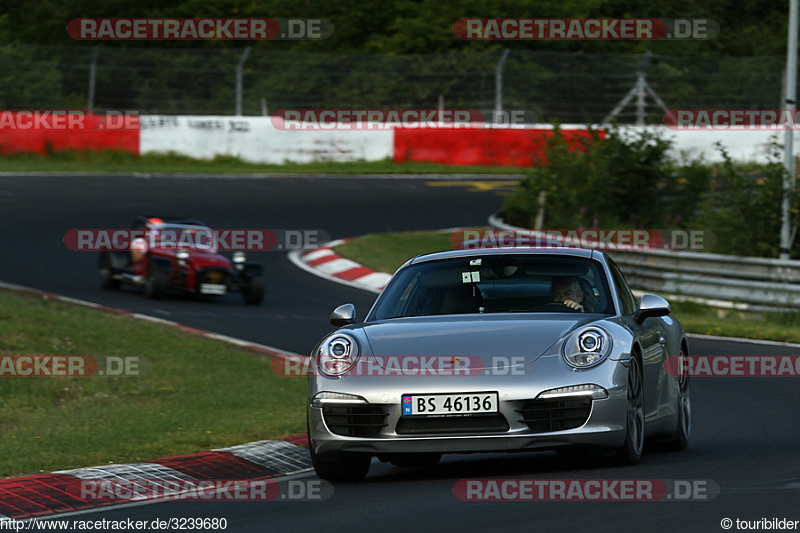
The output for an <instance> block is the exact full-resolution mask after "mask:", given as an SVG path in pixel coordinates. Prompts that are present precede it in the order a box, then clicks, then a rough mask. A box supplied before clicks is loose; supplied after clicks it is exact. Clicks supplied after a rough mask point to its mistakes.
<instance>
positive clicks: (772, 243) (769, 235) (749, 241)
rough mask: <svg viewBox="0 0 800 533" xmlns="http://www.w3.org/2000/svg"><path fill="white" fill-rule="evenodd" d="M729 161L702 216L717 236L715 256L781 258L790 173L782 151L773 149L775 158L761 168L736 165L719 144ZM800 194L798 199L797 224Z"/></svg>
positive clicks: (721, 169) (795, 200) (717, 175)
mask: <svg viewBox="0 0 800 533" xmlns="http://www.w3.org/2000/svg"><path fill="white" fill-rule="evenodd" d="M719 149H720V151H721V153H722V155H723V158H724V162H723V163H722V164H720V165H717V166H715V167H714V169H713V172H714V174H715V176H714V179H713V181H712V182H711V183H712V187H711V189H710V190H709V191H708V193H707V195H706V198H707V200H706V201H705V202H704V204H703V207H702V210H701V212H700V214H699V216H698V218H697V224H698V225H699V226H700V227H703V228H707V229H708V230H710V231H711V232H712V233H714V235H715V236H716V238H717V244H716V245H715V247H714V252H716V253H723V254H736V255H754V256H763V257H777V255H778V249H779V247H780V228H781V200H782V198H783V179H784V176H785V175H786V170H785V168H784V167H783V164H782V163H781V161H780V157H781V152H782V148H781V147H779V146H777V145H776V144H773V145H772V153H771V157H772V160H771V161H770V162H769V163H767V164H765V165H759V166H757V167H753V166H749V167H737V166H736V165H734V164H733V162H732V161H731V159H730V157H729V156H728V153H727V151H726V150H725V149H724V148H723V147H722V146H719ZM798 200H800V196H798V195H797V194H796V193H795V195H794V198H793V201H792V205H793V206H794V211H795V212H794V220H797V206H798Z"/></svg>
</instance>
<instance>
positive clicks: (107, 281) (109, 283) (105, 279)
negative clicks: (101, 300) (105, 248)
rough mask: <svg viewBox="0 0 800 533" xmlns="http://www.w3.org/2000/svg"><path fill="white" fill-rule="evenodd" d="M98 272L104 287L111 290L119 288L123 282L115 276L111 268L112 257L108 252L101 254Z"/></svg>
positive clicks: (101, 284)
mask: <svg viewBox="0 0 800 533" xmlns="http://www.w3.org/2000/svg"><path fill="white" fill-rule="evenodd" d="M97 272H98V274H99V275H100V286H101V287H102V288H104V289H106V290H109V291H110V290H116V289H119V287H120V285H121V283H122V282H121V281H120V280H118V279H115V278H114V276H113V270H112V268H111V257H110V256H109V255H108V254H102V255H101V256H100V261H99V263H98V266H97Z"/></svg>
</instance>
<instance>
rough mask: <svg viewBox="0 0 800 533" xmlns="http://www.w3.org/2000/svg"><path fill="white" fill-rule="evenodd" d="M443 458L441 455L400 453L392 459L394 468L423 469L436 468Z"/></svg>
mask: <svg viewBox="0 0 800 533" xmlns="http://www.w3.org/2000/svg"><path fill="white" fill-rule="evenodd" d="M441 458H442V454H441V453H433V452H430V453H398V454H395V455H393V456H392V457H391V459H389V460H390V462H391V463H392V464H393V465H394V466H409V467H423V466H434V465H436V464H438V463H439V460H440V459H441Z"/></svg>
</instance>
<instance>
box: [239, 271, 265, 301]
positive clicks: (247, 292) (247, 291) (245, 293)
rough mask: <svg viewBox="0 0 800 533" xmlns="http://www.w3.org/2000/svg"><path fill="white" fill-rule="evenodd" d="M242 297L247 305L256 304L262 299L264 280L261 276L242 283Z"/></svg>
mask: <svg viewBox="0 0 800 533" xmlns="http://www.w3.org/2000/svg"><path fill="white" fill-rule="evenodd" d="M242 299H243V300H244V303H246V304H247V305H258V304H260V303H261V301H262V300H263V299H264V280H263V279H262V278H261V276H257V277H254V278H250V281H248V282H247V283H245V284H244V285H242Z"/></svg>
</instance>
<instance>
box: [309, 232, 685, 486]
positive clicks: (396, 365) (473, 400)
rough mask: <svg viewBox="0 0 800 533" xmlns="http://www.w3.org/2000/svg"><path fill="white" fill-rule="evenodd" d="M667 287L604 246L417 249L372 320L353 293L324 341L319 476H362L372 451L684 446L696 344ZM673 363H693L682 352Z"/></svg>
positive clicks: (408, 458)
mask: <svg viewBox="0 0 800 533" xmlns="http://www.w3.org/2000/svg"><path fill="white" fill-rule="evenodd" d="M669 315H670V306H669V303H668V302H667V301H666V300H665V299H663V298H661V297H659V296H655V295H652V294H645V295H644V296H643V297H642V298H641V300H639V301H637V300H636V298H635V297H634V296H633V294H632V293H631V290H630V288H629V287H628V285H627V283H626V282H625V279H624V278H623V276H622V273H621V272H620V270H619V268H618V267H617V266H616V265H615V264H614V262H613V261H612V260H611V258H610V257H609V256H608V255H607V254H605V253H604V252H599V251H593V250H583V249H574V248H561V249H523V248H504V249H503V248H501V249H491V250H488V249H483V250H456V251H449V252H440V253H434V254H429V255H424V256H420V257H416V258H414V259H412V260H410V261H408V262H407V263H406V264H405V265H403V266H402V267H401V268H400V269H399V270H398V271H397V272H396V273H395V275H394V276H393V277H392V279H391V281H390V282H389V283H388V285H387V286H386V288H385V289H384V290H383V291H382V292H381V294H380V295H379V297H378V298H377V300H376V301H375V303H374V305H373V306H372V309H370V311H369V313H368V314H367V316H366V318H365V320H364V322H363V323H356V312H355V308H354V307H353V306H352V305H350V304H345V305H342V306H340V307H338V308H337V309H335V310H334V312H333V313H332V314H331V324H333V325H334V326H337V327H339V329H337V330H336V331H334V332H333V333H331V334H329V335H328V336H326V337H325V338H324V339H322V341H320V343H319V344H318V345H317V346H316V347H315V348H314V352H313V358H314V365H313V366H314V369H313V371H312V372H310V377H309V392H308V430H309V441H310V450H311V457H312V459H313V463H314V467H315V469H316V472H317V475H319V477H321V478H324V479H328V480H331V481H341V480H350V481H352V480H358V479H362V478H363V477H364V476H366V474H367V472H368V470H369V466H370V462H371V460H372V458H373V457H378V458H379V459H380V460H382V461H391V462H392V463H394V464H396V465H426V464H435V463H436V462H438V461H439V459H440V457H441V454H443V453H467V452H497V451H524V450H547V449H550V450H556V451H565V452H568V453H575V452H578V453H591V454H593V455H608V456H612V457H615V458H616V460H618V461H620V462H621V463H628V464H632V463H635V462H637V461H638V460H639V458H640V457H641V455H642V448H643V444H644V439H645V437H651V436H653V437H658V438H659V439H663V440H664V441H665V442H667V443H668V446H671V447H674V448H677V449H683V448H685V447H686V446H687V445H688V442H689V434H690V431H691V408H690V400H689V379H688V376H687V375H685V373H683V372H681V371H677V372H673V371H668V370H669V368H670V367H669V366H668V365H667V364H666V362H667V358H668V357H671V356H673V357H676V358H677V359H678V361H679V362H680V360H681V357H682V356H684V355H686V354H688V345H687V342H686V338H685V335H684V331H683V328H682V327H681V325H680V324H679V323H678V321H676V320H675V319H674V318H672V317H671V316H669ZM676 368H678V369H682V368H683V365H682V364H678V365H676Z"/></svg>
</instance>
